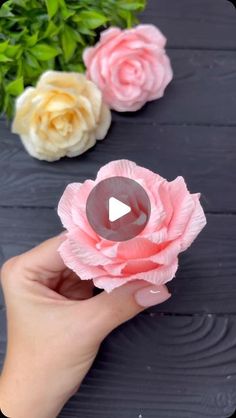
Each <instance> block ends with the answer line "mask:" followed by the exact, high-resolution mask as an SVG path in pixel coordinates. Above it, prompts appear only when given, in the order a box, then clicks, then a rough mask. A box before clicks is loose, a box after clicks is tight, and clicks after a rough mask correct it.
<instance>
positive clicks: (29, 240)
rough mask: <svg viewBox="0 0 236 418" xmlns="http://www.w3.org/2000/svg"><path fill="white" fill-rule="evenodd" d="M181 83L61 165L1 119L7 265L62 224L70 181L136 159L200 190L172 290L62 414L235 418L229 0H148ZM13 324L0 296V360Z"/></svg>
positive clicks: (126, 333)
mask: <svg viewBox="0 0 236 418" xmlns="http://www.w3.org/2000/svg"><path fill="white" fill-rule="evenodd" d="M142 21H143V22H146V23H154V24H155V25H157V26H159V27H160V29H161V30H162V31H163V33H164V34H165V35H166V36H167V37H168V54H169V55H170V57H171V60H172V65H173V69H174V75H175V77H174V81H173V82H172V84H171V85H170V86H169V87H168V89H167V91H166V94H165V97H164V98H163V99H161V100H159V101H157V102H153V103H150V104H148V105H147V106H145V107H144V109H142V110H141V111H140V112H137V113H135V114H117V113H114V114H113V120H114V123H113V126H112V129H111V130H110V132H109V135H108V137H107V139H106V140H105V141H103V142H101V143H99V144H97V146H96V147H95V148H94V149H93V150H91V151H89V152H88V153H86V154H85V155H83V156H82V157H79V158H75V159H72V160H70V159H63V160H61V161H59V162H57V163H54V164H48V163H45V162H40V161H37V160H35V159H32V158H31V157H29V156H28V155H27V154H26V152H25V151H24V149H23V147H22V145H21V143H20V140H19V139H18V138H17V137H16V136H13V135H11V134H10V129H9V127H7V126H6V124H5V122H4V121H3V120H0V231H1V235H0V266H1V263H2V262H3V261H4V260H6V259H7V258H9V257H11V256H13V255H16V254H19V253H21V252H23V251H25V250H27V249H29V248H31V247H32V246H34V245H37V244H38V243H39V242H41V241H43V240H44V239H46V238H48V237H49V236H52V235H55V234H56V233H58V232H60V231H61V225H60V221H59V219H58V217H57V213H56V209H55V208H56V206H57V203H58V200H59V198H60V195H61V193H62V192H63V190H64V188H65V186H66V185H67V184H68V183H70V182H72V181H83V180H85V179H86V178H94V176H95V174H96V172H97V170H98V169H99V168H100V167H101V166H102V165H103V164H105V163H106V162H108V161H110V160H113V159H119V158H129V159H131V160H135V161H136V162H137V163H138V164H141V165H144V166H147V167H148V168H150V169H152V170H154V171H156V172H159V173H160V174H161V175H163V176H164V177H166V178H167V179H168V180H172V179H174V178H175V177H176V176H177V175H183V176H184V177H185V178H186V181H187V183H188V185H189V188H190V190H191V191H192V192H198V191H200V192H202V203H203V206H204V208H205V210H206V211H207V219H208V225H207V227H206V229H205V230H204V231H203V232H202V234H201V235H200V236H199V238H198V240H197V241H196V242H195V243H194V245H193V246H192V247H191V248H190V249H189V250H188V251H187V252H185V253H184V254H182V255H181V257H180V268H179V270H178V273H177V277H176V279H175V280H173V281H172V282H171V283H170V284H169V288H170V290H171V292H172V298H171V299H170V300H169V301H168V302H167V303H165V304H162V305H161V306H158V307H153V308H151V309H149V310H146V311H145V312H144V313H143V314H140V315H139V316H138V317H137V318H135V319H133V320H132V321H129V322H128V323H126V324H124V325H123V326H121V327H119V329H117V330H115V331H114V332H113V333H112V334H111V335H110V336H109V337H108V338H107V339H106V341H105V342H104V343H103V345H102V347H101V350H100V353H99V355H98V357H97V359H96V361H95V363H94V365H93V367H92V369H91V371H90V372H89V374H88V376H87V377H86V379H85V381H84V383H83V385H82V387H81V389H80V391H79V393H78V394H77V395H76V396H75V397H74V398H73V399H72V400H71V401H70V402H69V403H68V404H67V405H66V406H65V408H64V410H63V411H62V413H61V414H60V417H61V418H69V417H72V418H75V417H76V418H80V417H81V418H95V417H96V418H173V417H175V418H213V417H214V418H226V417H229V416H231V415H232V414H233V412H234V410H235V408H236V389H235V388H236V303H235V297H236V258H235V251H236V195H235V184H236V168H235V158H236V141H235V138H236V116H235V108H236V95H235V91H236V54H235V50H236V25H235V21H236V11H235V9H234V8H233V5H232V4H231V3H230V2H229V1H226V0H178V1H177V2H176V1H174V0H148V7H147V9H146V11H145V12H144V14H143V17H142ZM5 347H6V323H5V309H4V307H3V297H2V295H1V294H0V367H1V364H2V362H3V358H4V355H5Z"/></svg>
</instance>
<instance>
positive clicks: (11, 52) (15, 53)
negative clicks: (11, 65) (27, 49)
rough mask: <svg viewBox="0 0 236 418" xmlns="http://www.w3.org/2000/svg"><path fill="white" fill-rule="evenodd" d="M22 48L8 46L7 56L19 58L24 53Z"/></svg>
mask: <svg viewBox="0 0 236 418" xmlns="http://www.w3.org/2000/svg"><path fill="white" fill-rule="evenodd" d="M22 50H23V49H22V46H21V45H8V47H7V49H6V51H5V55H6V56H7V57H8V58H18V57H19V56H20V55H21V53H22Z"/></svg>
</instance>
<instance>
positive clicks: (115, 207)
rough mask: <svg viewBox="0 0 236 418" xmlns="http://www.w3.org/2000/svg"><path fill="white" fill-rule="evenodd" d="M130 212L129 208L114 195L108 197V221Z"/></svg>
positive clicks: (115, 219)
mask: <svg viewBox="0 0 236 418" xmlns="http://www.w3.org/2000/svg"><path fill="white" fill-rule="evenodd" d="M130 212H131V208H130V207H129V206H128V205H126V204H125V203H123V202H121V201H120V200H118V199H116V198H115V197H110V199H109V221H110V222H114V221H117V219H120V218H122V216H125V215H127V213H130Z"/></svg>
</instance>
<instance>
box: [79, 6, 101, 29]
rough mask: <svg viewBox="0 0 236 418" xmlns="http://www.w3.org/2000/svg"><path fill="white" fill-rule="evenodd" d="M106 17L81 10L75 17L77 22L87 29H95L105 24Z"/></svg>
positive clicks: (93, 11) (95, 12) (91, 11)
mask: <svg viewBox="0 0 236 418" xmlns="http://www.w3.org/2000/svg"><path fill="white" fill-rule="evenodd" d="M107 20H108V19H107V17H106V16H105V15H104V14H102V13H99V12H97V11H95V10H83V11H82V12H80V13H79V14H78V15H77V22H81V23H83V26H85V27H87V28H88V29H97V28H99V27H100V26H103V25H104V24H105V23H106V22H107Z"/></svg>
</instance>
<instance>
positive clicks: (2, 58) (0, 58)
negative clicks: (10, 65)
mask: <svg viewBox="0 0 236 418" xmlns="http://www.w3.org/2000/svg"><path fill="white" fill-rule="evenodd" d="M11 61H12V59H11V58H8V57H7V56H6V55H4V54H0V62H11Z"/></svg>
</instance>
